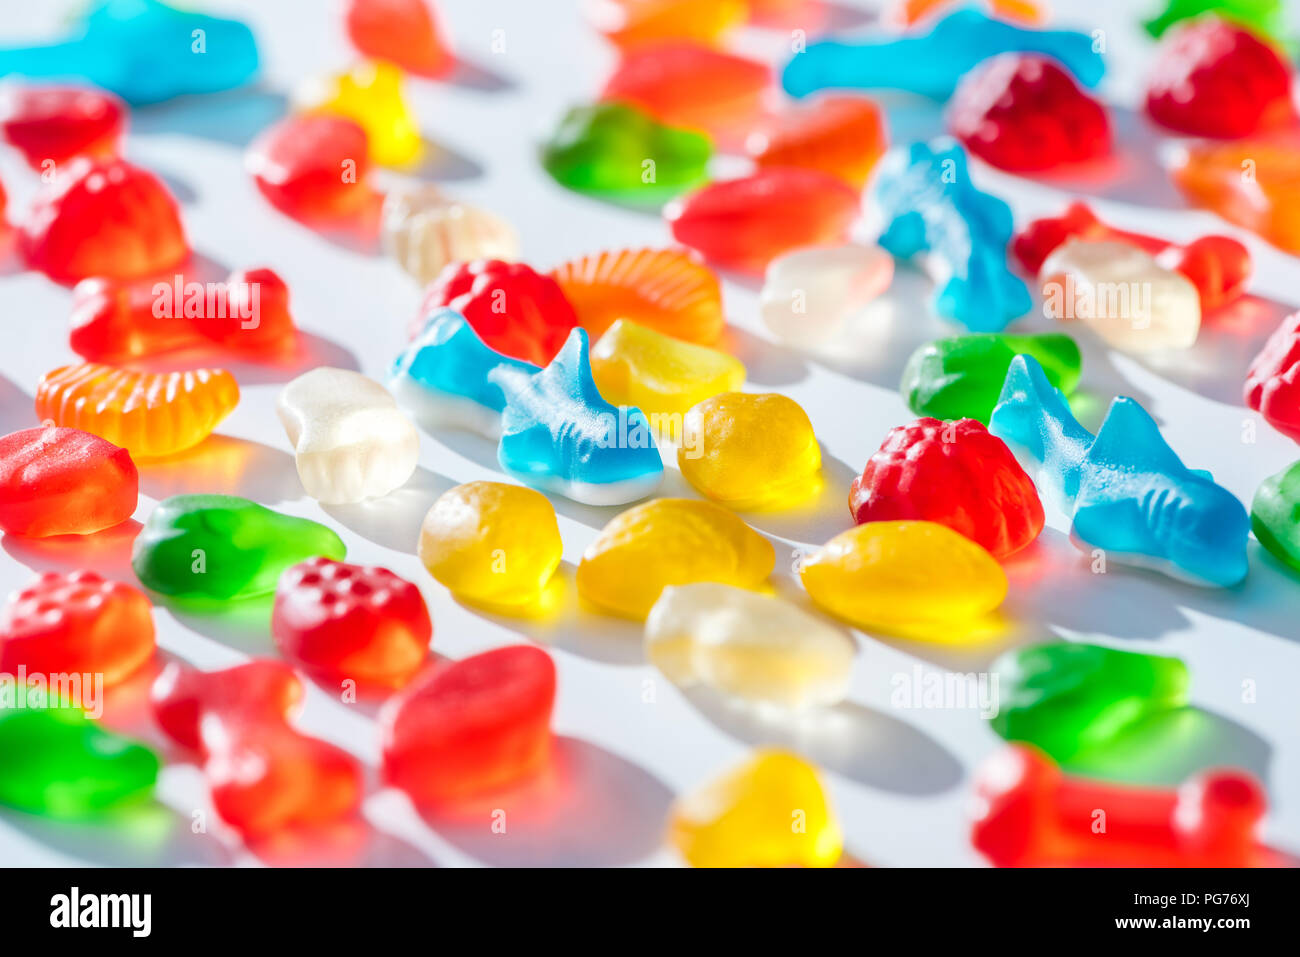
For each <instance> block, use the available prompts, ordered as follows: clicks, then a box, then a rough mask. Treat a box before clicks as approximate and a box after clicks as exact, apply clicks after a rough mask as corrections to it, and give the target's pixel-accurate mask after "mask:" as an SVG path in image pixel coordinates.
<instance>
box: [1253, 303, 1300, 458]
mask: <svg viewBox="0 0 1300 957" xmlns="http://www.w3.org/2000/svg"><path fill="white" fill-rule="evenodd" d="M1244 397H1245V400H1246V405H1248V406H1249V407H1250V408H1252V409H1254V410H1255V411H1256V412H1258V413H1259V414H1260V415H1262V416H1263V417H1264V421H1266V422H1267V423H1268V424H1269V425H1271V426H1273V428H1275V429H1277V430H1278V431H1279V432H1281V433H1282V434H1283V435H1287V436H1290V437H1291V438H1293V439H1295V440H1296V441H1297V442H1300V312H1296V313H1292V314H1291V315H1289V316H1287V317H1286V318H1285V319H1283V320H1282V322H1281V323H1279V324H1278V327H1277V328H1276V329H1274V330H1273V334H1272V335H1271V336H1269V337H1268V341H1267V342H1265V343H1264V348H1262V349H1261V350H1260V351H1259V355H1257V356H1255V358H1254V360H1253V361H1252V362H1251V364H1250V369H1249V370H1248V371H1247V373H1246V385H1245V389H1244Z"/></svg>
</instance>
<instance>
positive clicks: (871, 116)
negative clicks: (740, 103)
mask: <svg viewBox="0 0 1300 957" xmlns="http://www.w3.org/2000/svg"><path fill="white" fill-rule="evenodd" d="M887 139H888V138H887V136H886V133H885V119H884V116H883V115H882V113H881V110H880V107H878V106H877V105H876V104H875V103H874V102H873V101H871V100H869V99H867V98H866V97H865V96H854V95H853V94H848V93H840V94H835V95H829V96H824V97H819V98H818V99H817V100H815V101H813V102H811V103H808V104H804V105H800V106H795V107H792V108H791V109H789V110H787V111H786V112H784V113H782V114H779V115H778V116H776V117H774V118H773V119H771V120H768V121H765V122H764V123H763V124H762V125H760V126H759V127H758V128H757V129H756V130H754V132H753V133H751V134H750V135H749V136H748V137H747V138H746V140H745V152H746V153H748V154H749V155H750V156H751V157H753V159H754V163H755V164H756V165H757V166H758V167H759V168H760V169H765V168H768V167H772V166H798V167H802V168H803V169H816V170H821V171H822V172H823V173H829V174H830V175H831V176H834V177H837V178H838V179H842V180H843V181H844V182H845V183H847V184H848V185H850V186H852V187H853V188H854V189H861V188H862V187H863V185H865V184H866V182H867V177H869V176H870V175H871V171H872V169H874V168H875V165H876V161H877V160H879V159H880V157H881V156H882V155H883V154H884V152H885V148H886V146H887V145H888V142H887Z"/></svg>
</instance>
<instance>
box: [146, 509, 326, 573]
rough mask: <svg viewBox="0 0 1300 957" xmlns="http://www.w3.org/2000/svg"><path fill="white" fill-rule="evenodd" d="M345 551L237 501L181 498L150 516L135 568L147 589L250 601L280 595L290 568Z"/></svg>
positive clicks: (322, 533) (307, 524) (301, 525)
mask: <svg viewBox="0 0 1300 957" xmlns="http://www.w3.org/2000/svg"><path fill="white" fill-rule="evenodd" d="M346 552H347V548H346V547H345V546H344V544H343V540H342V539H341V538H339V537H338V535H336V534H334V532H333V531H331V530H330V529H328V528H326V527H325V526H324V525H321V524H320V523H319V522H313V521H311V520H310V519H306V518H295V517H293V516H292V515H282V514H280V513H279V512H273V511H272V510H271V509H269V508H266V507H265V506H263V505H258V504H257V503H256V502H250V501H249V500H248V499H246V498H239V497H237V496H234V495H176V496H173V497H172V498H169V499H167V500H165V501H163V502H159V503H158V507H157V508H155V509H154V510H153V514H151V515H150V516H149V521H148V522H146V523H145V526H144V528H143V529H142V530H141V532H140V534H139V536H138V537H137V538H136V540H135V553H134V555H133V556H132V558H131V564H132V565H133V566H134V568H135V573H136V576H137V577H139V579H140V581H141V582H143V583H144V585H145V586H146V587H148V588H151V589H153V590H154V591H156V592H160V593H162V594H164V595H174V596H176V597H182V598H198V597H202V598H217V599H232V598H249V597H252V596H254V595H264V594H266V593H268V592H271V591H274V590H275V586H276V583H277V582H278V581H279V579H280V573H281V572H282V571H284V570H285V569H286V568H288V567H289V566H290V565H295V564H297V563H298V562H300V561H303V560H305V559H308V558H313V557H315V556H317V555H324V556H325V557H326V558H332V559H335V560H336V561H338V560H341V559H342V558H343V556H344V554H345V553H346Z"/></svg>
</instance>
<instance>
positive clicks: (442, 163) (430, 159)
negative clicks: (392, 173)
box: [403, 136, 483, 182]
mask: <svg viewBox="0 0 1300 957" xmlns="http://www.w3.org/2000/svg"><path fill="white" fill-rule="evenodd" d="M423 147H424V151H423V154H422V155H421V157H420V160H419V162H417V163H416V164H415V165H414V166H413V167H411V168H410V169H405V170H403V172H404V173H406V174H407V175H410V176H414V177H415V178H416V179H420V180H424V181H427V182H458V181H461V180H470V179H478V178H479V177H481V176H482V175H483V165H482V164H481V163H479V162H478V161H477V160H475V159H474V158H473V157H471V156H468V155H466V154H465V153H462V152H461V151H460V150H458V149H457V148H456V147H454V146H452V145H450V144H449V143H447V142H446V141H445V140H435V139H433V138H431V137H428V136H426V137H424V138H423Z"/></svg>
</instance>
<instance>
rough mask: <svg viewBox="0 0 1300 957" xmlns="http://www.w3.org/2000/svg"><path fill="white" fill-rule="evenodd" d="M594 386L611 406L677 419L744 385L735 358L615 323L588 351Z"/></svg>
mask: <svg viewBox="0 0 1300 957" xmlns="http://www.w3.org/2000/svg"><path fill="white" fill-rule="evenodd" d="M591 374H592V377H593V378H594V379H595V380H596V388H598V389H599V390H600V394H601V395H603V396H604V397H605V398H606V399H608V400H609V401H610V402H612V403H614V404H615V405H630V406H635V407H636V408H638V409H642V410H643V411H645V412H650V413H669V414H677V415H680V414H682V413H684V412H686V411H687V410H688V409H690V408H691V406H693V405H695V404H696V403H698V402H702V401H703V400H705V399H708V398H711V397H712V396H715V395H717V394H718V393H719V392H732V391H734V390H736V389H739V388H740V387H741V385H742V384H743V383H744V381H745V367H744V366H743V365H742V364H741V362H740V360H739V359H736V358H735V357H733V356H729V355H727V354H726V353H725V352H719V351H718V350H717V349H710V348H709V347H708V346H698V345H695V344H694V343H690V342H681V341H679V340H677V339H673V338H672V337H670V336H665V335H663V334H662V333H659V332H655V331H654V330H653V329H647V328H646V327H645V326H642V325H639V324H638V323H635V322H632V321H631V320H630V319H619V320H617V321H616V322H615V323H614V324H613V325H612V326H610V327H609V329H608V331H606V333H605V334H604V335H603V336H601V337H600V340H599V341H598V342H597V343H596V344H595V345H594V346H592V349H591Z"/></svg>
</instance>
